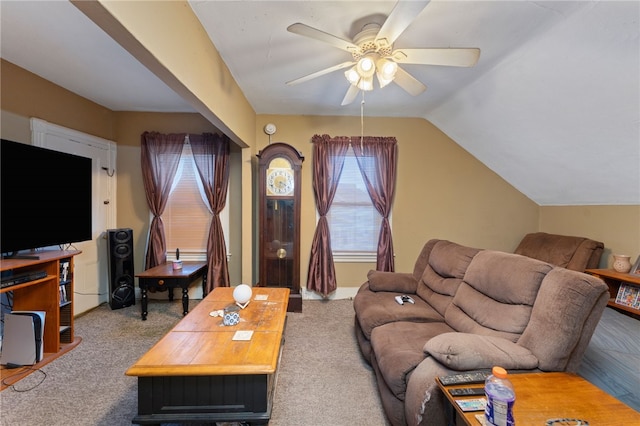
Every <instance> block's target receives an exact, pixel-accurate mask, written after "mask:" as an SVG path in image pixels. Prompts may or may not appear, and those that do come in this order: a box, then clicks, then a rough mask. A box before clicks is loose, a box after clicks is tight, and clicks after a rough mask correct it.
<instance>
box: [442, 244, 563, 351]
mask: <svg viewBox="0 0 640 426" xmlns="http://www.w3.org/2000/svg"><path fill="white" fill-rule="evenodd" d="M551 269H553V265H550V264H548V263H545V262H542V261H539V260H535V259H531V258H528V257H524V256H520V255H517V254H512V253H504V252H499V251H493V250H483V251H481V252H479V253H478V254H477V255H476V256H475V257H474V258H473V260H472V261H471V263H470V264H469V267H468V268H467V271H466V273H465V275H464V280H463V282H462V284H460V287H459V288H458V291H457V292H456V294H455V296H454V298H453V301H452V303H451V305H450V306H449V307H448V308H447V310H446V312H445V321H446V322H447V324H448V325H449V326H450V327H452V328H453V329H455V330H456V331H459V332H464V333H473V334H479V335H485V336H497V337H502V338H505V339H508V340H511V341H513V342H517V341H518V339H519V338H520V336H521V335H522V333H523V332H524V330H525V329H526V328H527V325H528V324H529V319H530V317H531V312H532V310H533V306H534V303H535V302H536V298H537V295H538V290H539V288H540V285H541V283H542V281H543V279H544V278H545V276H546V275H547V273H548V272H549V271H550V270H551Z"/></svg>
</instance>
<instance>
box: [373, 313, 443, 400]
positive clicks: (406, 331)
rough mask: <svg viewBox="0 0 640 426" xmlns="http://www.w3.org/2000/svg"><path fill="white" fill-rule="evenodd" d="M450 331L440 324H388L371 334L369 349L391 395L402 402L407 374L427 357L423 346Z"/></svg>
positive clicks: (375, 329) (400, 322) (401, 322)
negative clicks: (371, 350) (371, 349)
mask: <svg viewBox="0 0 640 426" xmlns="http://www.w3.org/2000/svg"><path fill="white" fill-rule="evenodd" d="M451 331H453V330H452V329H451V327H449V326H448V325H446V324H445V323H442V322H436V323H412V322H404V321H399V322H392V323H389V324H385V325H382V326H379V327H376V328H374V329H373V331H372V332H371V347H372V348H373V352H374V354H375V357H376V362H377V364H378V368H379V371H380V375H381V376H382V377H383V378H384V381H385V383H386V385H387V387H388V388H389V389H390V390H391V392H393V394H394V395H395V396H396V397H397V398H398V399H401V400H404V395H405V391H406V388H407V375H408V374H409V373H411V371H412V370H413V369H414V368H415V367H416V365H418V364H419V363H420V362H422V361H423V360H424V359H425V357H426V356H427V355H426V354H425V353H424V350H423V348H424V344H425V343H426V342H427V341H428V340H429V339H431V338H433V337H434V336H437V335H438V334H442V333H448V332H451Z"/></svg>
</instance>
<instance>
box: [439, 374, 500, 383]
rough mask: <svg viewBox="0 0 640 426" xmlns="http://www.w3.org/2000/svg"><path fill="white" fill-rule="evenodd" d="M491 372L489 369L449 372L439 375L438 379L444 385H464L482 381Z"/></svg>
mask: <svg viewBox="0 0 640 426" xmlns="http://www.w3.org/2000/svg"><path fill="white" fill-rule="evenodd" d="M490 374H491V372H489V371H470V372H468V373H460V374H449V375H447V376H440V377H438V379H439V380H440V383H442V384H443V385H445V386H450V385H466V384H473V383H484V381H485V380H487V377H489V375H490Z"/></svg>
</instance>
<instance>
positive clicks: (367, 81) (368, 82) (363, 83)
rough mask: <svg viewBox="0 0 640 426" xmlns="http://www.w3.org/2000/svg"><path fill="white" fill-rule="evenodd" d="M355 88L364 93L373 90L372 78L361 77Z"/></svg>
mask: <svg viewBox="0 0 640 426" xmlns="http://www.w3.org/2000/svg"><path fill="white" fill-rule="evenodd" d="M357 86H358V89H360V90H364V91H365V92H369V91H371V90H373V76H372V75H370V76H368V77H362V78H361V79H360V81H359V82H358V84H357Z"/></svg>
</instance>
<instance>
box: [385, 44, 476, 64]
mask: <svg viewBox="0 0 640 426" xmlns="http://www.w3.org/2000/svg"><path fill="white" fill-rule="evenodd" d="M391 58H392V59H393V60H394V61H395V62H397V63H399V64H420V65H445V66H449V67H472V66H474V65H475V64H476V63H477V62H478V58H480V49H477V48H470V49H457V48H450V49H448V48H442V49H398V50H394V51H393V53H392V54H391Z"/></svg>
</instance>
